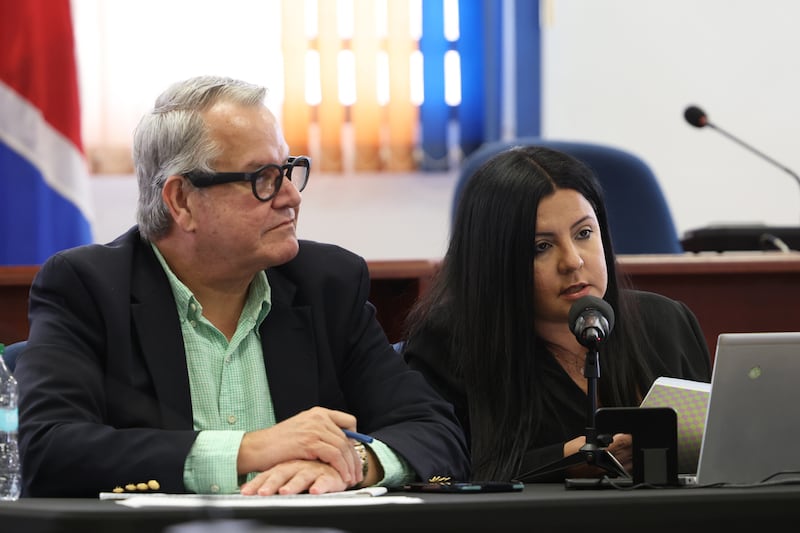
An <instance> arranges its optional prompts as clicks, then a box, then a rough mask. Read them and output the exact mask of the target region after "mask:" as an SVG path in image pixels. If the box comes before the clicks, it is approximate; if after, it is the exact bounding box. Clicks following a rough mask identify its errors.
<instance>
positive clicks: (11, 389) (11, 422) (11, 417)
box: [0, 344, 22, 501]
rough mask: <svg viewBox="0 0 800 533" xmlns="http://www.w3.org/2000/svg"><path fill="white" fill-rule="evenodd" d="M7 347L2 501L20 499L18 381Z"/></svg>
mask: <svg viewBox="0 0 800 533" xmlns="http://www.w3.org/2000/svg"><path fill="white" fill-rule="evenodd" d="M4 348H5V346H3V345H2V344H0V500H5V501H10V500H16V499H18V498H19V494H20V491H21V490H22V480H21V479H20V465H19V448H18V446H17V426H18V425H19V417H18V414H17V394H18V393H17V380H16V379H14V376H13V375H11V372H10V371H9V370H8V367H7V366H6V364H5V361H3V350H4Z"/></svg>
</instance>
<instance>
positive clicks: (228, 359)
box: [225, 355, 231, 365]
mask: <svg viewBox="0 0 800 533" xmlns="http://www.w3.org/2000/svg"><path fill="white" fill-rule="evenodd" d="M230 363H231V356H230V355H227V356H225V364H226V365H229V364H230Z"/></svg>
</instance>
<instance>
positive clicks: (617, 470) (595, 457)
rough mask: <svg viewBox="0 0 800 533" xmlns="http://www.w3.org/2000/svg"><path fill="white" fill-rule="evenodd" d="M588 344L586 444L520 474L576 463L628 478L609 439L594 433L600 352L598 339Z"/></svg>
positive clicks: (535, 473) (553, 470) (540, 473)
mask: <svg viewBox="0 0 800 533" xmlns="http://www.w3.org/2000/svg"><path fill="white" fill-rule="evenodd" d="M589 344H590V346H589V349H588V351H587V352H586V363H585V365H584V369H583V375H584V377H585V378H586V382H587V395H588V398H589V403H588V409H587V411H586V429H585V431H584V434H585V436H586V444H584V445H583V446H581V448H580V449H579V450H578V451H577V452H575V453H574V454H572V455H569V456H567V457H564V458H562V459H559V460H558V461H554V462H552V463H550V464H547V465H544V466H542V467H540V468H537V469H536V470H533V471H532V472H529V473H527V474H526V475H525V476H521V477H523V478H524V479H532V478H537V477H542V476H546V475H548V474H553V473H556V472H559V471H563V470H566V469H568V468H570V467H572V466H577V465H580V464H587V465H591V466H595V467H599V468H601V469H602V470H604V471H605V472H607V473H609V474H615V475H616V477H622V478H625V479H630V478H631V476H630V474H628V472H627V471H626V470H625V467H624V466H622V464H620V462H619V461H617V458H616V457H614V455H613V454H612V453H611V452H609V451H608V448H607V445H608V444H609V443H607V442H603V440H602V439H600V437H599V436H598V435H597V427H596V426H595V412H596V411H597V379H598V378H599V377H600V355H599V354H598V350H597V345H598V341H597V340H595V341H593V342H590V343H589Z"/></svg>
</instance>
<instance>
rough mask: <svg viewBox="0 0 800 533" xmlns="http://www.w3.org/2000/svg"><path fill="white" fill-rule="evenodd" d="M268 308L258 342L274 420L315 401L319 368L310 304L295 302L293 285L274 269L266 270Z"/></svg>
mask: <svg viewBox="0 0 800 533" xmlns="http://www.w3.org/2000/svg"><path fill="white" fill-rule="evenodd" d="M267 279H268V281H269V285H270V290H271V301H272V308H271V309H270V312H269V314H268V315H267V318H266V319H264V322H263V323H262V324H261V328H260V330H259V331H260V333H261V345H262V347H263V351H264V366H265V368H266V370H267V379H268V381H269V389H270V394H271V396H272V404H273V409H274V410H275V418H276V420H277V421H278V422H280V421H281V420H285V419H286V418H289V417H291V416H293V415H295V414H297V413H299V412H300V411H304V410H306V409H310V408H311V407H313V406H315V405H318V404H319V403H320V402H319V369H318V364H317V352H316V348H315V343H314V333H313V332H314V328H313V318H312V315H311V307H310V306H307V305H295V303H294V300H295V295H296V294H295V293H296V290H297V287H296V286H295V284H294V283H293V282H292V281H291V280H289V279H288V278H286V277H285V276H284V275H283V273H282V272H280V271H279V270H277V269H274V268H273V269H269V270H268V271H267Z"/></svg>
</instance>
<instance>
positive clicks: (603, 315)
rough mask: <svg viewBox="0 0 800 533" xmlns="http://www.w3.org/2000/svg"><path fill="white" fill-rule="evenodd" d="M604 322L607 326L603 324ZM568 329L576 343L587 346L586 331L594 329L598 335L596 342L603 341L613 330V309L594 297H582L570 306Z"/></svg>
mask: <svg viewBox="0 0 800 533" xmlns="http://www.w3.org/2000/svg"><path fill="white" fill-rule="evenodd" d="M603 322H606V323H607V324H603ZM569 329H570V330H571V331H572V332H573V333H574V334H575V336H576V337H577V338H578V342H580V343H581V344H583V345H584V346H586V345H587V341H588V340H589V339H587V338H586V333H587V330H589V329H594V330H595V331H594V333H596V334H598V335H599V338H598V339H595V340H596V341H602V340H605V337H606V336H607V335H608V334H609V333H611V330H612V329H614V309H612V308H611V305H610V304H609V303H608V302H606V301H605V300H603V299H602V298H598V297H596V296H583V297H582V298H579V299H578V300H576V301H575V303H573V304H572V307H570V309H569Z"/></svg>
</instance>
